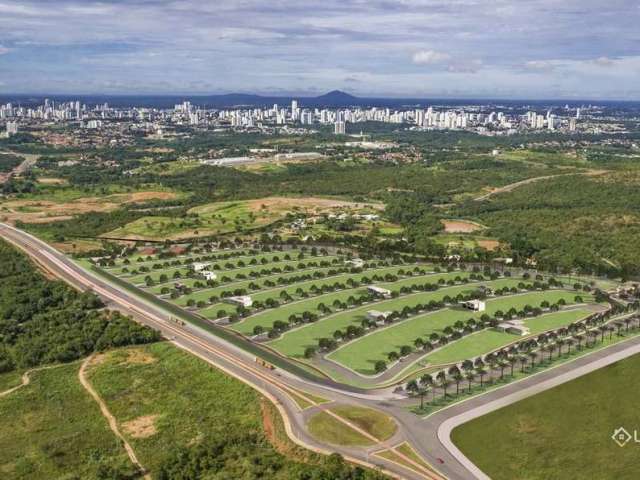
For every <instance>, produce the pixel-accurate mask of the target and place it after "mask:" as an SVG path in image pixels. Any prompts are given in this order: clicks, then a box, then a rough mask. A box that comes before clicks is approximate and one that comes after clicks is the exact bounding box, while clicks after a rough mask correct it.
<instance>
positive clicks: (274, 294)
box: [175, 266, 402, 305]
mask: <svg viewBox="0 0 640 480" xmlns="http://www.w3.org/2000/svg"><path fill="white" fill-rule="evenodd" d="M332 268H333V269H335V268H336V266H333V267H327V268H312V269H309V270H308V271H305V272H303V273H305V274H311V275H313V274H314V273H315V272H317V271H320V272H326V271H327V270H330V269H332ZM400 268H402V267H398V266H395V267H384V268H373V269H370V270H365V271H363V272H362V273H344V274H340V275H334V276H332V277H326V278H317V279H313V280H307V281H304V282H299V283H294V284H291V285H283V286H277V287H270V288H269V287H267V289H268V291H265V292H261V291H260V290H256V291H255V293H251V291H249V295H251V297H252V298H253V299H254V300H265V299H267V298H269V297H271V298H275V299H278V298H279V296H280V293H281V292H287V293H288V294H289V295H291V296H292V297H294V298H295V297H297V295H296V293H295V292H296V290H297V289H298V288H302V289H303V290H305V291H309V287H310V286H311V285H316V286H317V287H318V288H320V287H322V286H323V285H333V284H334V283H336V282H338V283H346V281H347V280H348V279H350V278H351V279H353V280H356V281H360V280H361V279H362V278H363V277H371V276H372V275H376V274H377V275H385V274H387V273H392V274H396V273H397V272H398V270H399V269H400ZM298 275H301V272H300V271H298V272H293V273H289V274H282V273H280V274H275V275H272V276H269V277H262V278H260V279H256V280H247V281H244V282H238V283H235V282H234V283H233V285H229V284H227V285H221V286H219V287H215V288H207V289H204V290H198V291H197V292H194V293H192V294H191V295H186V296H184V297H180V298H179V299H178V300H176V302H175V303H176V304H178V305H186V303H187V301H188V299H189V298H193V299H194V300H196V301H198V300H205V301H206V300H207V299H208V298H209V297H210V296H211V295H220V293H222V292H224V291H228V290H234V289H236V288H247V287H248V285H249V284H250V283H251V282H253V283H255V284H257V285H260V286H263V283H264V280H265V279H267V278H270V279H271V280H273V279H274V277H275V278H276V279H277V278H289V277H295V276H298Z"/></svg>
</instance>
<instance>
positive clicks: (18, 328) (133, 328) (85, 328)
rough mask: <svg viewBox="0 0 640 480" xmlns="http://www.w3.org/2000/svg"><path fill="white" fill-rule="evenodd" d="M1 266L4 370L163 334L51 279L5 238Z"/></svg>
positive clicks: (79, 355)
mask: <svg viewBox="0 0 640 480" xmlns="http://www.w3.org/2000/svg"><path fill="white" fill-rule="evenodd" d="M0 265H2V269H1V270H0V283H1V284H2V288H1V289H0V373H2V372H8V371H11V370H14V369H26V368H31V367H36V366H39V365H44V364H49V363H56V362H69V361H72V360H76V359H79V358H83V357H86V356H87V355H89V354H90V353H92V352H94V351H99V350H105V349H108V348H112V347H118V346H123V345H133V344H143V343H150V342H154V341H157V340H159V339H160V335H159V333H157V332H155V331H153V330H151V329H149V328H147V327H144V326H141V325H138V324H136V323H134V322H132V321H131V320H129V319H128V318H126V317H124V316H123V315H121V314H119V313H118V312H109V311H105V310H102V307H103V305H102V302H101V301H100V299H99V298H98V297H97V296H96V295H94V294H93V293H91V292H83V293H80V292H77V291H76V290H73V289H72V288H71V287H69V286H67V285H66V284H65V283H63V282H61V281H52V280H48V279H47V278H45V277H44V276H43V275H42V274H41V273H40V272H39V271H37V270H36V269H35V267H34V265H33V264H32V263H31V262H30V261H29V260H28V259H27V257H25V256H24V255H23V254H22V253H20V252H18V251H17V250H16V249H15V248H13V247H12V246H10V245H9V244H7V243H6V242H4V241H0Z"/></svg>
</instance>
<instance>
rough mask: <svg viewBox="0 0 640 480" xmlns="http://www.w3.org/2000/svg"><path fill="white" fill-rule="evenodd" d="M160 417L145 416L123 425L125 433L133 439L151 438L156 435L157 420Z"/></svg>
mask: <svg viewBox="0 0 640 480" xmlns="http://www.w3.org/2000/svg"><path fill="white" fill-rule="evenodd" d="M159 417H160V415H143V416H142V417H138V418H134V419H133V420H129V421H128V422H125V423H123V424H122V429H123V430H124V432H125V433H126V434H127V435H129V436H130V437H133V438H149V437H151V436H153V435H155V434H156V433H158V429H157V427H156V420H157V419H158V418H159Z"/></svg>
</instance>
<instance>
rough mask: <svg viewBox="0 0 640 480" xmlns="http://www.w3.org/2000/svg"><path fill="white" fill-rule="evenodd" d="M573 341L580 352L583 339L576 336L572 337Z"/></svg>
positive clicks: (580, 336)
mask: <svg viewBox="0 0 640 480" xmlns="http://www.w3.org/2000/svg"><path fill="white" fill-rule="evenodd" d="M573 339H574V340H575V341H576V343H577V344H578V350H582V340H583V339H584V337H583V336H582V335H580V334H578V335H574V336H573Z"/></svg>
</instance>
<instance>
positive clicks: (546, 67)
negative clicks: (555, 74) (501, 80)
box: [524, 60, 556, 72]
mask: <svg viewBox="0 0 640 480" xmlns="http://www.w3.org/2000/svg"><path fill="white" fill-rule="evenodd" d="M524 68H526V69H527V70H531V71H534V72H550V71H552V70H554V69H555V68H556V65H555V64H554V63H553V62H552V61H550V60H531V61H529V62H527V63H525V64H524Z"/></svg>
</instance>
